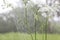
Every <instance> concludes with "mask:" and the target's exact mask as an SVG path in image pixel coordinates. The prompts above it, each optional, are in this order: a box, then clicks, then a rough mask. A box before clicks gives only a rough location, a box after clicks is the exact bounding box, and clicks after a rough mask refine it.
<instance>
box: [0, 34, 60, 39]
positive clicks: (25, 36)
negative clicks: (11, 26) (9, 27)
mask: <svg viewBox="0 0 60 40" xmlns="http://www.w3.org/2000/svg"><path fill="white" fill-rule="evenodd" d="M32 36H33V40H35V38H34V34H32ZM0 40H32V38H31V35H30V34H26V33H5V34H1V33H0ZM37 40H44V34H37ZM47 40H60V34H48V37H47Z"/></svg>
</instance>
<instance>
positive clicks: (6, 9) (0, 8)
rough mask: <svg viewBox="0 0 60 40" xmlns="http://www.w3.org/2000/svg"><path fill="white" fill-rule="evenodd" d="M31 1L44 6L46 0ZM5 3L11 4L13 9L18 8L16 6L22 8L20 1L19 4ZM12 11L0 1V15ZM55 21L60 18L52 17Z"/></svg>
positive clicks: (12, 0)
mask: <svg viewBox="0 0 60 40" xmlns="http://www.w3.org/2000/svg"><path fill="white" fill-rule="evenodd" d="M31 1H33V2H34V3H35V4H46V0H31ZM6 3H7V4H9V3H10V4H12V6H13V7H14V8H15V7H18V6H20V7H22V1H21V0H20V2H19V0H6ZM1 5H4V6H1ZM3 7H4V9H3ZM11 10H12V8H11V7H8V8H7V7H6V5H5V4H4V3H3V0H0V14H1V13H5V12H9V11H11ZM53 19H54V20H55V21H59V20H60V18H58V17H56V16H55V17H54V18H53Z"/></svg>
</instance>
